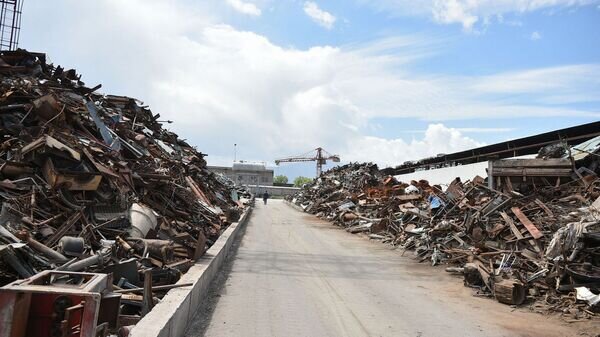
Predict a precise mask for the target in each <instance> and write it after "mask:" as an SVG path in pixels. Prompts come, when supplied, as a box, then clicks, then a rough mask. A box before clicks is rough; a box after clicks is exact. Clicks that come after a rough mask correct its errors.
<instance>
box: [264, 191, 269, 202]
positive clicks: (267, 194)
mask: <svg viewBox="0 0 600 337" xmlns="http://www.w3.org/2000/svg"><path fill="white" fill-rule="evenodd" d="M267 199H269V192H267V191H265V193H263V201H264V202H265V205H266V204H267Z"/></svg>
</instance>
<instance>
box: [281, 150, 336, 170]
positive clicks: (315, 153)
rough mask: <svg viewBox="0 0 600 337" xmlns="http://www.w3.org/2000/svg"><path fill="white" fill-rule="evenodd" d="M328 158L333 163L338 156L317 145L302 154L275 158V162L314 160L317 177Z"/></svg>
mask: <svg viewBox="0 0 600 337" xmlns="http://www.w3.org/2000/svg"><path fill="white" fill-rule="evenodd" d="M311 154H312V155H311ZM328 160H331V161H332V162H334V163H339V162H340V156H338V155H337V154H330V153H329V152H327V151H325V150H324V149H323V148H322V147H318V148H316V149H314V150H312V151H310V152H308V153H306V154H304V155H300V156H294V157H287V158H281V159H276V160H275V164H276V165H279V164H280V163H298V162H308V161H315V162H317V177H319V176H320V175H321V172H322V171H323V165H325V164H327V161H328Z"/></svg>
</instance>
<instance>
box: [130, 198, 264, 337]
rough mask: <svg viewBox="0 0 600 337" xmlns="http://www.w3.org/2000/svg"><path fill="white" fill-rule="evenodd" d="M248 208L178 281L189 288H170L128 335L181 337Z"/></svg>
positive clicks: (245, 221)
mask: <svg viewBox="0 0 600 337" xmlns="http://www.w3.org/2000/svg"><path fill="white" fill-rule="evenodd" d="M251 213H252V208H248V209H247V210H246V211H245V212H244V214H242V216H241V217H240V221H238V222H236V223H233V224H231V225H230V226H229V228H227V229H226V230H225V232H223V234H221V236H220V237H219V239H218V240H217V242H215V244H214V245H212V247H210V249H208V251H207V252H206V254H204V256H202V257H201V258H200V259H199V260H198V261H197V262H196V263H195V264H194V266H192V268H190V270H189V271H188V272H187V273H185V274H184V275H183V276H182V277H181V280H179V282H178V283H179V284H183V283H193V285H191V286H189V287H183V288H176V289H171V290H170V291H169V292H168V293H167V295H166V296H165V297H164V298H163V300H162V301H161V302H160V303H158V304H157V305H156V306H155V307H154V309H152V311H150V313H148V314H147V315H146V316H144V318H142V319H141V320H140V322H139V323H138V324H137V325H136V326H135V327H134V328H133V329H132V330H131V333H130V335H129V336H130V337H181V336H183V335H184V333H185V331H186V329H187V326H188V324H189V323H190V322H191V320H192V318H193V317H194V315H195V313H196V311H197V309H198V307H199V306H200V303H202V300H203V299H204V298H206V296H207V292H208V287H209V285H210V283H211V281H212V280H213V279H214V278H215V276H216V275H217V273H218V272H219V271H220V270H221V267H222V266H223V263H224V262H225V260H226V259H227V255H228V254H229V251H230V250H231V246H232V244H233V242H234V240H235V239H236V236H237V233H238V232H239V231H240V229H241V228H242V227H243V226H245V225H246V223H247V222H248V219H249V218H250V214H251Z"/></svg>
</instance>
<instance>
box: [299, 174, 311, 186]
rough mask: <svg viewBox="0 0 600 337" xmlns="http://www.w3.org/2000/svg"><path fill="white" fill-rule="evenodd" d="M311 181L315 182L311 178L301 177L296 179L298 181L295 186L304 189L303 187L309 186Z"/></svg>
mask: <svg viewBox="0 0 600 337" xmlns="http://www.w3.org/2000/svg"><path fill="white" fill-rule="evenodd" d="M311 181H313V180H312V179H311V178H308V177H303V176H299V177H296V179H294V186H296V187H302V185H304V184H308V183H310V182H311Z"/></svg>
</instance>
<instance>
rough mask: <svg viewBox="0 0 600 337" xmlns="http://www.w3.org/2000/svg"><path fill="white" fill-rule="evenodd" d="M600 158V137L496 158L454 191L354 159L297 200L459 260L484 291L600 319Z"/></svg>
mask: <svg viewBox="0 0 600 337" xmlns="http://www.w3.org/2000/svg"><path fill="white" fill-rule="evenodd" d="M563 150H564V151H563ZM599 154H600V137H598V138H595V139H592V140H590V141H588V142H585V143H583V144H580V145H578V146H575V147H573V148H568V149H566V150H565V149H562V148H560V147H556V146H555V145H552V146H551V147H548V148H544V149H542V150H541V151H540V155H539V157H538V158H535V159H510V160H501V161H495V162H492V163H491V164H492V165H490V167H491V168H492V172H489V174H490V177H488V178H487V179H483V178H481V177H475V178H473V179H472V180H470V181H466V182H462V181H460V179H459V178H457V179H455V180H453V181H452V182H450V183H449V184H448V185H447V186H445V187H442V186H439V185H433V186H432V185H430V184H429V183H428V182H427V181H425V180H421V181H411V182H410V183H402V182H400V181H398V180H397V179H396V178H394V177H392V176H384V175H382V174H381V173H380V171H379V170H378V169H377V166H376V165H374V164H348V165H345V166H341V167H337V168H334V169H332V170H329V171H327V172H325V173H323V174H322V175H321V176H320V177H319V178H318V179H316V180H314V181H313V182H312V183H310V184H307V185H305V186H304V188H303V189H302V190H301V191H300V192H298V193H297V194H296V195H294V196H291V197H289V198H288V200H289V201H291V202H293V203H294V204H296V205H299V206H301V207H302V208H303V209H304V210H305V211H306V212H309V213H312V214H316V215H317V216H319V217H321V218H325V219H327V220H329V221H332V222H334V223H335V224H337V225H339V226H342V227H345V228H346V230H347V231H348V232H350V233H364V235H366V236H368V237H369V238H370V239H372V240H378V241H381V242H383V243H387V244H390V245H393V246H395V247H398V248H400V249H403V250H412V251H414V256H415V258H416V259H418V260H419V261H421V262H427V261H428V262H430V263H431V264H432V265H437V264H446V265H449V267H448V268H447V271H448V272H452V273H462V274H463V275H464V283H465V285H467V286H469V287H473V288H476V289H477V294H478V295H482V296H493V297H495V298H496V299H497V300H498V301H499V302H502V303H506V304H510V305H529V306H530V307H531V308H532V309H533V310H536V311H539V312H559V313H560V314H561V315H563V316H564V318H565V319H566V320H570V321H577V320H582V319H598V318H600V315H599V314H598V313H599V312H600V305H599V304H598V303H599V302H600V299H599V298H600V297H599V296H598V293H599V291H600V221H599V220H600V179H599V178H598V175H597V174H598V173H599V172H600V169H599V167H600V165H599V164H600V157H599Z"/></svg>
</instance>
